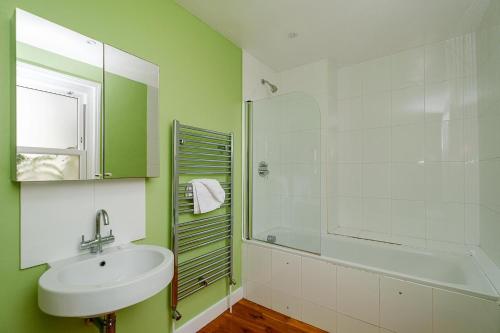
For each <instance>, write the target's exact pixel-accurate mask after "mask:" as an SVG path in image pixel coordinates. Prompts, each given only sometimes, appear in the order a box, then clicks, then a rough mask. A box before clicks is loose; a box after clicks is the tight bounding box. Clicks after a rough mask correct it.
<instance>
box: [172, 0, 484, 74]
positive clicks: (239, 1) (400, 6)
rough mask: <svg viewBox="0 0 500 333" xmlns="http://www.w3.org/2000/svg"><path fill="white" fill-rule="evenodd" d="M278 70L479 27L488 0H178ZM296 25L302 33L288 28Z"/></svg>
mask: <svg viewBox="0 0 500 333" xmlns="http://www.w3.org/2000/svg"><path fill="white" fill-rule="evenodd" d="M177 2H178V3H179V4H180V5H181V6H183V7H185V8H186V9H187V10H188V11H190V12H191V13H192V14H194V15H195V16H197V17H199V18H200V19H201V20H202V21H204V22H206V23H208V24H209V25H210V26H212V27H213V28H214V29H215V30H217V31H219V32H220V33H222V34H223V35H224V36H226V37H227V38H229V39H230V40H232V41H233V42H234V43H236V44H237V45H239V46H240V47H242V48H244V49H246V50H247V51H248V52H250V53H251V54H253V55H254V56H255V57H257V58H259V59H260V60H261V61H263V62H264V63H265V64H267V65H268V66H270V67H272V68H273V69H275V70H284V69H288V68H292V67H295V66H298V65H302V64H305V63H309V62H312V61H316V60H319V59H324V58H333V59H334V60H336V61H337V62H338V63H339V64H349V63H358V62H361V61H364V60H368V59H372V58H376V57H380V56H383V55H387V54H390V53H394V52H397V51H400V50H404V49H407V48H410V47H415V46H419V45H422V44H424V43H429V42H434V41H440V40H444V39H446V38H449V37H452V36H456V35H458V34H461V33H463V32H466V31H469V30H470V29H473V28H474V27H475V25H476V24H477V22H479V20H480V18H481V17H482V14H483V12H484V8H485V7H487V5H488V4H489V2H490V0H177ZM290 32H297V33H298V34H299V35H298V37H297V38H294V39H290V38H288V33H290Z"/></svg>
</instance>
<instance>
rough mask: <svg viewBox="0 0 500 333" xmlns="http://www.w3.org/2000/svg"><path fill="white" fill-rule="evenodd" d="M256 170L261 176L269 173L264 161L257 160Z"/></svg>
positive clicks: (267, 165)
mask: <svg viewBox="0 0 500 333" xmlns="http://www.w3.org/2000/svg"><path fill="white" fill-rule="evenodd" d="M258 172H259V176H261V177H265V176H267V175H268V174H269V164H267V162H265V161H261V162H259V168H258Z"/></svg>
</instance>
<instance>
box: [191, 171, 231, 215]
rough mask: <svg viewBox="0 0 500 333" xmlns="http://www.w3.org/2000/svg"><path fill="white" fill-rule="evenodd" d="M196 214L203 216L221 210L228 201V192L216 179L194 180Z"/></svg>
mask: <svg viewBox="0 0 500 333" xmlns="http://www.w3.org/2000/svg"><path fill="white" fill-rule="evenodd" d="M189 183H190V184H191V186H192V187H193V203H194V213H195V214H203V213H207V212H210V211H212V210H215V209H217V208H220V206H221V205H222V204H223V203H224V201H225V200H226V192H224V189H223V188H222V186H221V185H220V183H219V181H217V180H215V179H193V180H191V181H190V182H189Z"/></svg>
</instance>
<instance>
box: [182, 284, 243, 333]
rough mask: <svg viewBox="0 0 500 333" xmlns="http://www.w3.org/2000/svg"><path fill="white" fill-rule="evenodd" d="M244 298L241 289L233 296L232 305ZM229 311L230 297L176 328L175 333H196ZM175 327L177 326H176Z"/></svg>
mask: <svg viewBox="0 0 500 333" xmlns="http://www.w3.org/2000/svg"><path fill="white" fill-rule="evenodd" d="M242 298H243V288H242V287H240V288H238V289H237V290H235V291H234V292H233V293H232V294H231V305H234V304H235V303H237V302H239V301H240V300H241V299H242ZM227 309H228V297H224V298H223V299H221V300H220V301H218V302H217V303H215V304H214V305H212V306H211V307H209V308H208V309H206V310H205V311H203V312H202V313H200V314H199V315H197V316H196V317H194V318H193V319H191V320H190V321H188V322H187V323H185V324H184V325H182V326H181V327H179V328H174V332H175V333H195V332H197V331H199V330H200V329H202V328H203V327H204V326H206V325H207V324H208V323H209V322H211V321H212V320H214V319H215V318H217V317H218V316H220V315H221V314H222V313H223V312H224V311H226V310H227ZM174 325H175V324H174Z"/></svg>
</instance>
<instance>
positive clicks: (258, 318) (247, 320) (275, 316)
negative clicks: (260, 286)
mask: <svg viewBox="0 0 500 333" xmlns="http://www.w3.org/2000/svg"><path fill="white" fill-rule="evenodd" d="M198 333H327V332H326V331H323V330H320V329H319V328H316V327H314V326H311V325H308V324H306V323H303V322H301V321H298V320H295V319H292V318H290V317H288V316H285V315H283V314H281V313H278V312H276V311H273V310H270V309H268V308H265V307H263V306H261V305H258V304H256V303H253V302H250V301H249V300H246V299H242V300H241V301H239V302H238V303H236V304H235V305H234V306H233V313H229V310H228V311H226V312H224V313H223V314H222V315H220V316H219V317H217V318H216V319H214V320H213V321H212V322H210V323H209V324H208V325H207V326H205V327H203V328H202V329H201V330H199V331H198Z"/></svg>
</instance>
